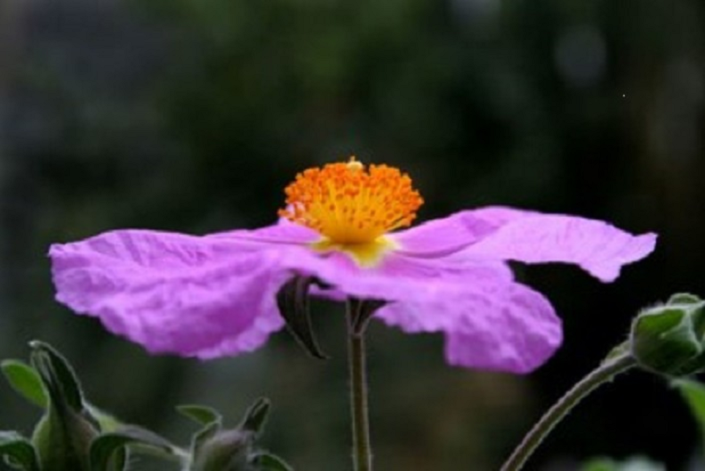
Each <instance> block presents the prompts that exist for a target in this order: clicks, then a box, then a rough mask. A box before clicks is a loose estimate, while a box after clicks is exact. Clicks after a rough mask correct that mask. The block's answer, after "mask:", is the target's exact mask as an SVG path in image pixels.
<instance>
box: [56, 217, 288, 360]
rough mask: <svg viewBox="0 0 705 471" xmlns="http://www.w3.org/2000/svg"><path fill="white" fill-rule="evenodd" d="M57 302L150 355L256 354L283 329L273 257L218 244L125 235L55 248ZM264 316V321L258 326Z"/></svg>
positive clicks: (168, 236)
mask: <svg viewBox="0 0 705 471" xmlns="http://www.w3.org/2000/svg"><path fill="white" fill-rule="evenodd" d="M49 255H50V257H51V260H52V270H53V278H54V284H55V286H56V289H57V294H56V299H57V300H58V301H59V302H61V303H63V304H65V305H67V306H69V307H70V308H72V309H73V310H75V311H77V312H78V313H81V314H87V315H91V316H95V317H98V318H100V320H101V321H102V322H103V324H104V325H105V326H106V327H107V328H108V330H110V331H112V332H114V333H117V334H121V335H124V336H126V337H127V338H129V339H130V340H132V341H135V342H137V343H139V344H141V345H143V346H145V347H146V348H147V349H148V350H149V351H150V352H155V353H156V352H172V353H178V354H181V355H184V356H206V357H210V356H214V355H215V353H216V352H220V351H223V352H227V353H232V354H234V353H238V352H240V351H247V350H251V349H253V348H255V347H256V346H258V345H259V344H261V343H262V342H263V341H264V339H265V338H266V336H267V335H268V334H269V333H270V332H272V331H274V330H277V329H278V328H281V326H282V324H283V323H282V322H277V321H276V320H273V319H274V318H273V317H272V316H273V315H274V314H276V308H275V307H274V301H273V298H274V293H275V291H276V289H277V287H278V285H279V284H281V283H282V282H283V281H284V280H283V278H284V276H285V274H283V273H280V272H279V271H278V270H277V267H278V265H277V263H276V253H273V252H271V251H248V252H243V251H242V250H241V248H240V247H239V246H238V245H237V244H233V243H230V242H229V241H227V240H223V239H220V238H216V237H192V236H185V235H180V234H173V233H166V232H156V231H142V230H124V231H113V232H108V233H104V234H101V235H98V236H96V237H92V238H89V239H86V240H84V241H80V242H75V243H71V244H55V245H53V246H52V247H51V249H50V251H49ZM262 316H265V318H264V319H265V320H262V319H261V318H262Z"/></svg>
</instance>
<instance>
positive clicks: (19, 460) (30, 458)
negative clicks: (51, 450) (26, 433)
mask: <svg viewBox="0 0 705 471" xmlns="http://www.w3.org/2000/svg"><path fill="white" fill-rule="evenodd" d="M0 457H2V458H3V460H4V461H5V462H6V463H7V464H8V465H10V466H12V467H13V468H15V469H21V470H24V471H39V460H38V459H37V452H36V450H35V449H34V446H33V445H32V442H30V441H29V440H28V439H26V438H25V437H23V436H22V435H20V434H19V433H17V432H12V431H0Z"/></svg>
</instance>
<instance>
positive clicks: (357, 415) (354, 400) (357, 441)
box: [347, 303, 372, 471]
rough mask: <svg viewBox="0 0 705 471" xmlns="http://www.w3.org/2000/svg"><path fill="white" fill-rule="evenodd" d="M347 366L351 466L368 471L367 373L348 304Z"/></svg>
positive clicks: (361, 341) (361, 337)
mask: <svg viewBox="0 0 705 471" xmlns="http://www.w3.org/2000/svg"><path fill="white" fill-rule="evenodd" d="M347 314H348V326H349V327H348V362H349V365H350V410H351V413H352V433H353V463H354V469H355V471H372V450H371V448H370V421H369V416H368V406H367V372H366V365H365V337H364V335H365V334H364V329H363V331H362V332H356V331H355V329H353V327H352V326H353V325H354V324H355V322H354V316H355V315H356V314H357V313H355V312H353V309H352V306H351V305H350V303H348V313H347Z"/></svg>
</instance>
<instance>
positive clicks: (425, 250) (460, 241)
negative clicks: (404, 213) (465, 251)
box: [388, 212, 496, 257]
mask: <svg viewBox="0 0 705 471" xmlns="http://www.w3.org/2000/svg"><path fill="white" fill-rule="evenodd" d="M495 229H496V226H495V225H493V224H491V223H489V222H487V221H485V220H483V219H480V218H476V219H474V220H470V219H468V218H467V216H466V214H465V212H459V213H456V214H453V215H451V216H448V217H445V218H439V219H433V220H431V221H427V222H425V223H423V224H420V225H418V226H416V227H412V228H411V229H406V230H403V231H399V232H394V233H391V234H389V235H388V237H389V238H390V239H392V240H394V241H395V242H396V243H397V244H398V245H399V250H400V251H401V252H402V253H406V254H409V255H413V256H416V257H440V256H443V255H446V254H449V253H452V252H456V251H458V250H460V249H462V248H464V247H467V246H468V245H470V244H472V243H474V242H476V241H478V240H480V239H481V238H482V237H484V236H486V235H487V234H489V233H491V232H493V231H494V230H495Z"/></svg>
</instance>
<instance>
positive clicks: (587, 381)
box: [501, 354, 635, 471]
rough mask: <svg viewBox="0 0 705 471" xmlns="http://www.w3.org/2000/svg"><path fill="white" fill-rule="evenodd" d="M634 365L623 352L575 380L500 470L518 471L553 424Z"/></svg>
mask: <svg viewBox="0 0 705 471" xmlns="http://www.w3.org/2000/svg"><path fill="white" fill-rule="evenodd" d="M634 365H635V361H634V359H633V358H632V357H631V355H628V354H626V355H623V356H619V357H616V358H613V359H610V360H606V361H605V362H604V363H602V364H601V365H600V366H599V367H597V368H596V369H594V370H593V371H591V372H590V373H589V374H588V375H587V376H585V377H584V378H583V379H581V380H580V381H579V382H578V383H576V384H575V385H574V386H573V387H572V388H571V389H570V390H569V391H568V392H567V393H565V395H563V397H561V398H560V399H559V400H558V402H556V403H555V404H554V405H553V406H552V407H551V408H550V409H549V410H548V412H546V413H545V414H544V415H543V417H541V419H540V420H539V421H538V422H537V423H536V424H535V425H534V426H533V428H532V429H531V430H529V433H527V434H526V436H525V437H524V439H523V440H522V441H521V443H520V444H519V446H517V447H516V449H515V450H514V452H513V453H512V454H511V456H510V457H509V459H507V461H506V462H505V463H504V465H503V466H502V468H501V471H519V470H520V469H521V468H522V467H523V466H524V464H525V463H526V461H527V460H528V459H529V457H530V456H531V455H532V454H533V452H534V451H535V450H536V448H537V447H538V446H539V445H540V444H541V442H543V441H544V439H545V438H546V437H547V436H548V434H549V433H551V430H553V427H555V426H556V425H558V423H559V422H560V421H561V420H563V418H564V417H565V416H566V415H568V413H569V412H570V411H571V410H572V409H573V408H574V407H575V406H576V405H577V404H578V403H579V402H580V401H581V400H582V399H584V398H585V397H587V395H588V394H590V393H591V392H592V391H593V390H594V389H596V388H597V387H598V386H600V385H602V384H604V383H606V382H608V381H611V380H612V378H614V377H615V376H616V375H618V374H619V373H622V372H624V371H627V370H628V369H630V368H631V367H633V366H634Z"/></svg>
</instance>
